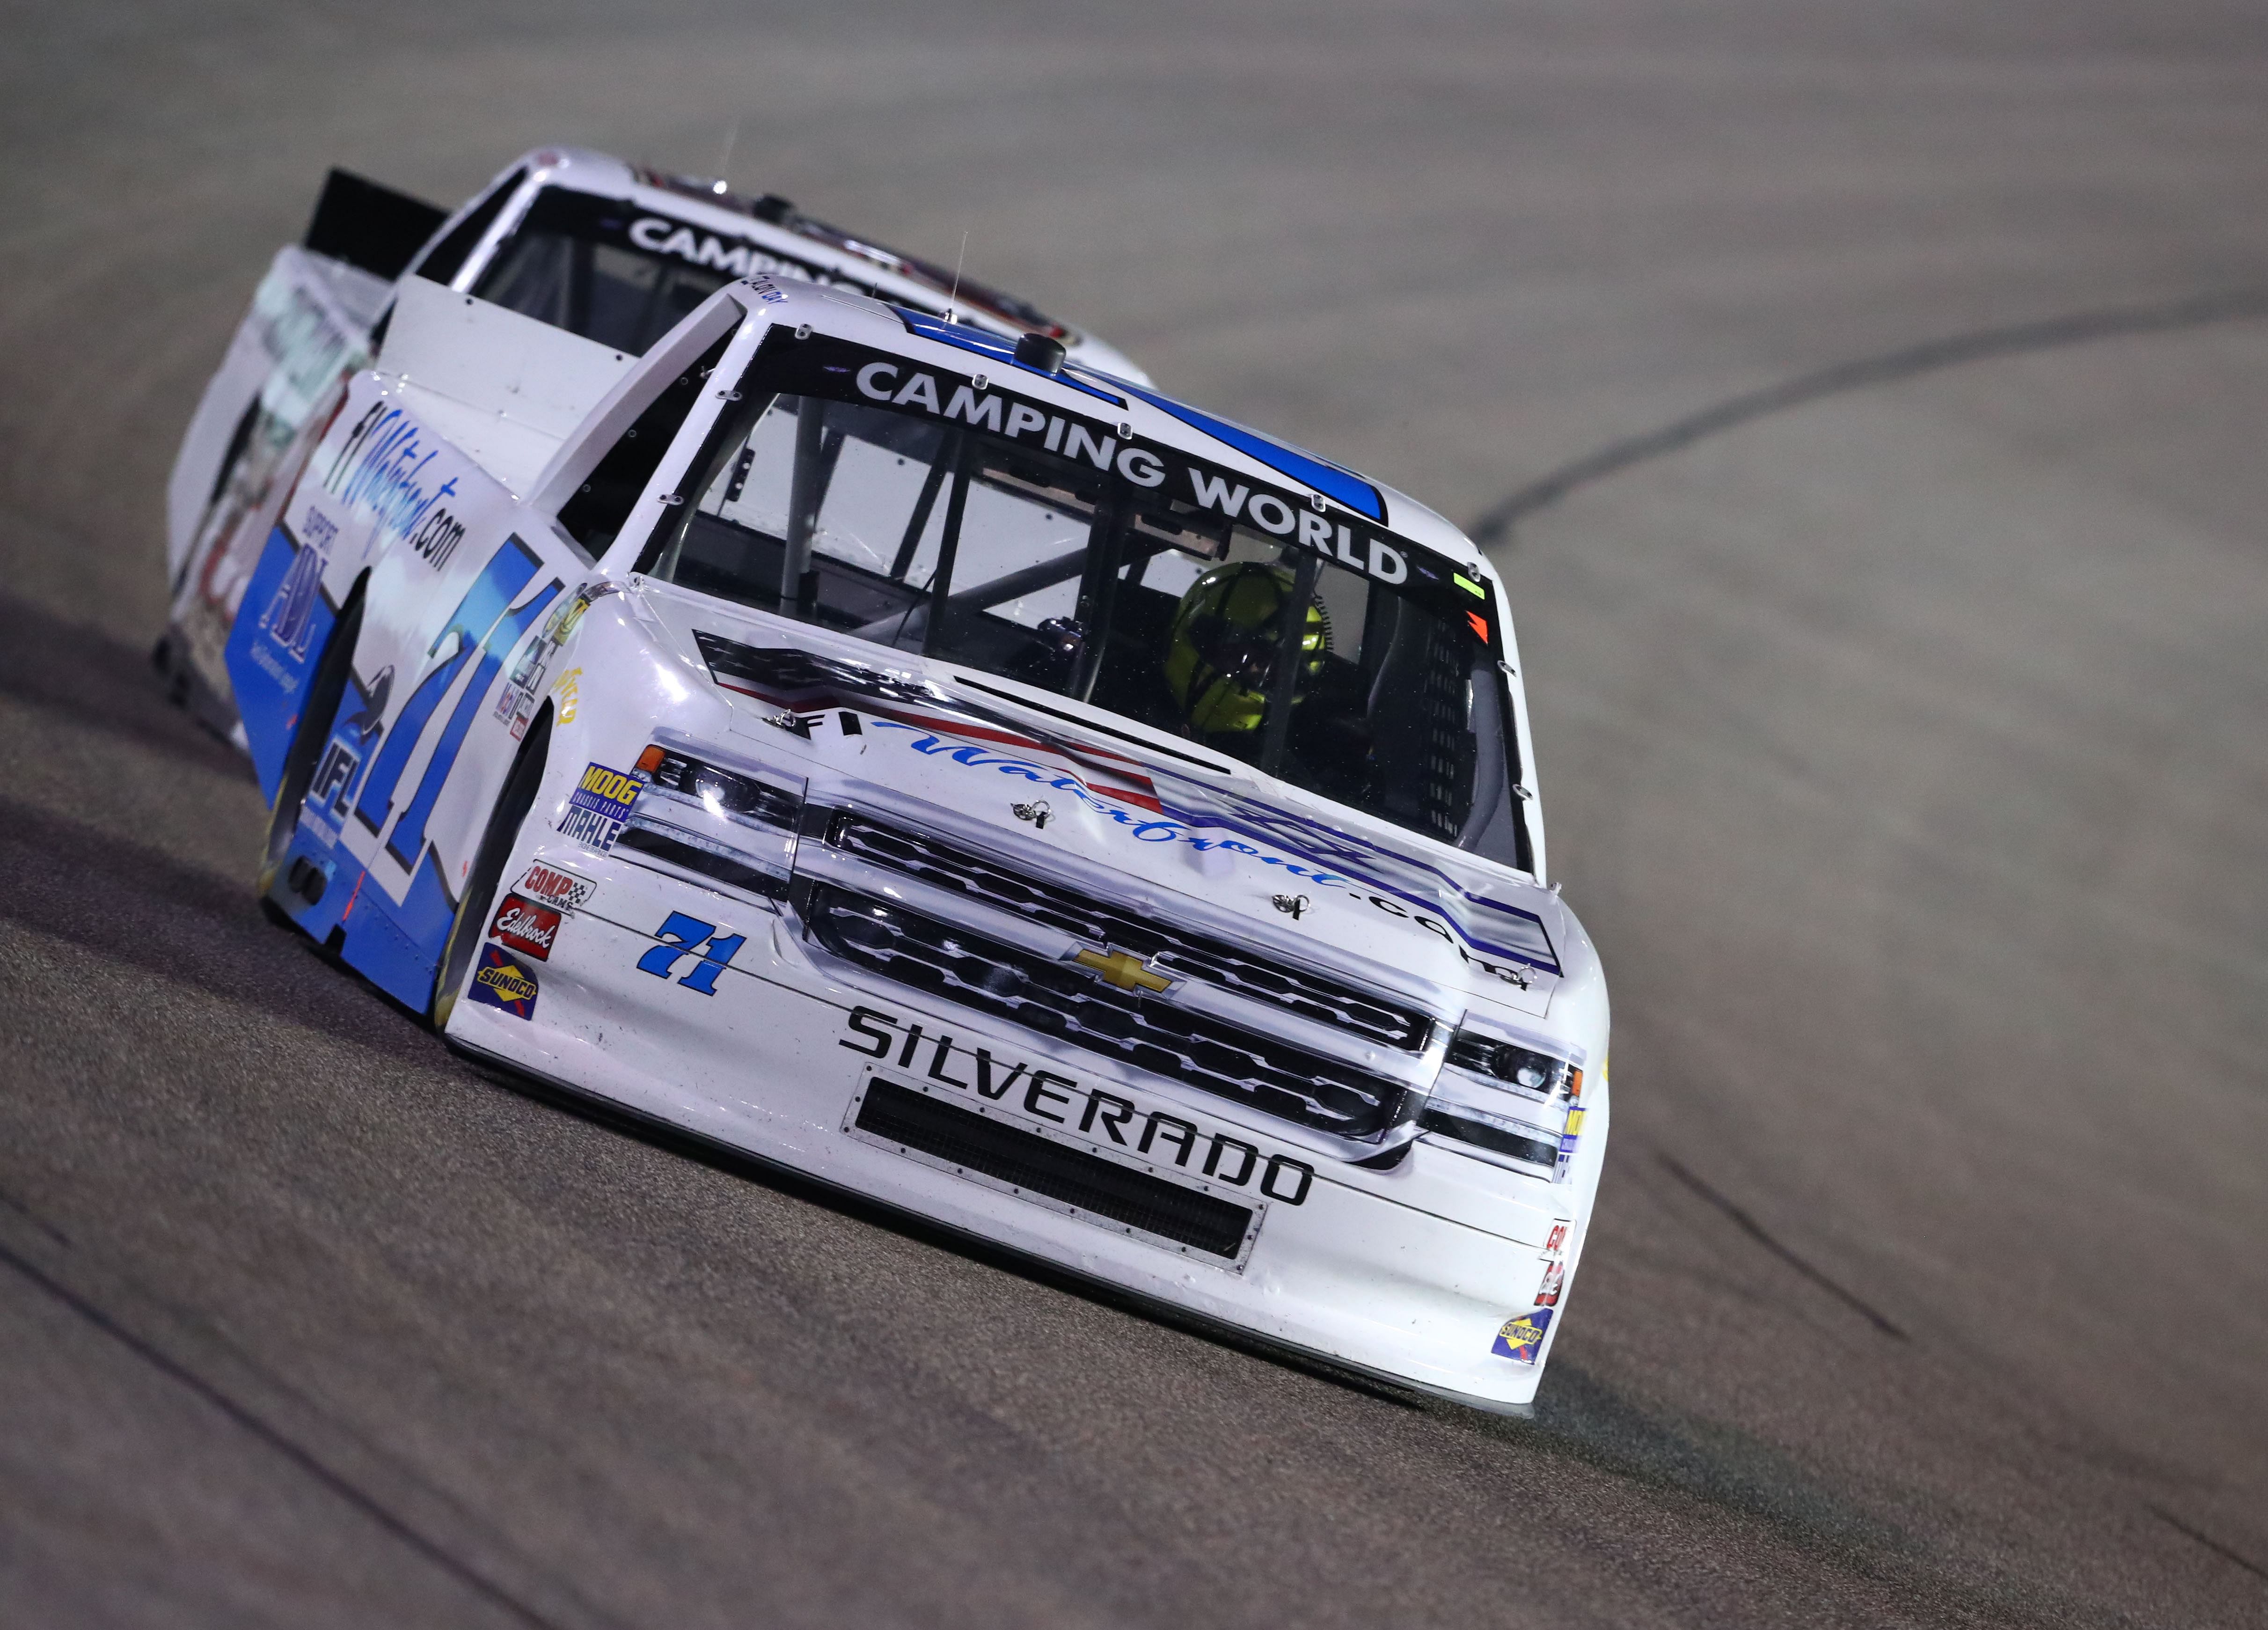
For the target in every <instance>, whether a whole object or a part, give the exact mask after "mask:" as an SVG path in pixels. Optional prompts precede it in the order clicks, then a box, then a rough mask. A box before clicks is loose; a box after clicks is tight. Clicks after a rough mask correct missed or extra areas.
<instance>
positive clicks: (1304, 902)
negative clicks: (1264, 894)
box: [1269, 894, 1312, 923]
mask: <svg viewBox="0 0 2268 1630" xmlns="http://www.w3.org/2000/svg"><path fill="white" fill-rule="evenodd" d="M1269 903H1270V904H1272V905H1273V906H1274V907H1275V908H1276V909H1277V910H1278V911H1283V912H1285V913H1287V914H1288V915H1289V916H1290V917H1291V918H1292V921H1293V922H1295V923H1296V922H1298V921H1299V920H1300V918H1301V917H1303V916H1304V915H1306V913H1307V907H1308V905H1309V904H1312V903H1311V902H1310V901H1309V900H1308V898H1307V896H1305V895H1303V894H1279V895H1273V896H1270V900H1269Z"/></svg>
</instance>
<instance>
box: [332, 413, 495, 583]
mask: <svg viewBox="0 0 2268 1630" xmlns="http://www.w3.org/2000/svg"><path fill="white" fill-rule="evenodd" d="M440 457H441V449H440V446H438V444H437V443H435V442H433V441H432V440H431V439H430V432H427V431H424V429H423V426H421V425H419V424H417V423H416V420H414V419H412V418H410V417H409V415H408V414H406V413H404V412H403V411H402V410H401V409H400V408H398V407H395V406H394V405H393V404H392V403H390V402H387V401H386V400H385V399H384V398H383V397H381V398H380V399H379V400H378V401H377V402H372V404H371V405H370V407H369V408H368V409H365V411H364V413H363V416H362V417H361V418H359V419H357V421H355V424H354V427H353V428H352V429H351V430H350V431H348V432H347V439H346V445H345V446H342V448H341V449H340V450H339V453H338V455H337V456H336V457H335V458H334V459H333V460H332V461H331V467H330V468H329V469H328V471H326V472H325V473H324V476H323V479H322V486H323V490H325V491H326V492H329V493H331V494H333V495H334V496H335V497H337V498H340V499H342V500H343V501H344V502H345V503H346V504H348V505H350V506H352V507H356V508H366V509H368V510H370V511H372V513H374V514H375V515H376V517H377V519H378V526H379V532H380V533H381V534H383V535H386V536H388V537H391V538H395V539H399V540H401V541H402V542H406V543H408V544H409V549H410V552H411V553H412V554H414V555H416V557H418V558H419V559H420V560H423V562H424V563H425V564H427V565H429V566H431V567H432V568H433V570H434V571H436V572H438V571H440V570H441V569H442V568H443V567H445V566H446V565H447V564H449V557H450V556H452V555H453V554H455V553H456V552H457V545H458V544H460V543H461V542H464V539H465V523H464V522H463V521H462V520H459V519H458V518H457V517H456V515H455V514H454V513H452V512H451V510H450V508H449V506H448V505H447V503H446V501H445V500H446V499H448V498H453V497H455V496H456V493H457V478H456V477H455V476H449V477H448V478H447V479H446V480H436V479H435V477H436V476H438V474H439V472H438V471H437V470H435V469H434V468H433V465H434V463H435V462H436V461H438V460H439V459H440ZM460 501H461V500H460Z"/></svg>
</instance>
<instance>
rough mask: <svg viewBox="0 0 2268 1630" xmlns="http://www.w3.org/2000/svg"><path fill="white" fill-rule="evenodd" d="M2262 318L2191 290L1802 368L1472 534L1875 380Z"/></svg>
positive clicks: (1496, 539)
mask: <svg viewBox="0 0 2268 1630" xmlns="http://www.w3.org/2000/svg"><path fill="white" fill-rule="evenodd" d="M2254 317H2268V288H2246V289H2228V290H2222V291H2219V292H2217V293H2213V294H2198V295H2191V296H2190V297H2189V298H2188V299H2179V300H2173V301H2169V302H2167V303H2164V304H2161V305H2155V306H2109V307H2106V308H2103V309H2101V310H2097V311H2088V312H2073V313H2070V314H2068V315H2066V316H2062V317H2048V318H2043V319H2042V320H2040V321H2035V322H2020V323H2014V324H2012V325H2010V326H2009V327H2007V328H1980V329H1977V330H1975V331H1973V332H1971V333H1968V334H1955V335H1948V336H1945V337H1943V338H1940V339H1934V340H1924V341H1922V342H1921V343H1919V344H1918V345H1908V346H1904V347H1902V348H1901V349H1899V350H1893V351H1884V352H1882V353H1881V355H1879V356H1874V357H1860V358H1855V359H1854V360H1852V361H1850V362H1837V363H1830V364H1829V365H1827V366H1826V367H1823V368H1818V369H1815V370H1813V371H1812V372H1809V373H1799V374H1797V375H1796V376H1795V377H1794V378H1793V379H1792V380H1782V381H1781V382H1780V383H1778V384H1777V385H1767V386H1764V387H1763V388H1761V389H1759V390H1752V391H1744V392H1742V394H1741V395H1737V396H1730V397H1727V399H1726V400H1724V401H1723V402H1718V403H1716V404H1715V405H1714V406H1712V407H1707V408H1703V409H1700V410H1699V411H1698V412H1696V413H1689V414H1687V415H1686V416H1685V417H1683V418H1679V419H1672V420H1671V421H1670V422H1669V423H1668V424H1664V425H1662V426H1661V427H1660V428H1659V429H1656V430H1650V431H1640V432H1639V433H1638V434H1637V435H1634V436H1624V437H1623V438H1622V439H1619V440H1616V441H1610V442H1609V443H1607V444H1606V445H1605V446H1602V447H1598V448H1594V450H1593V451H1591V452H1589V453H1586V454H1583V455H1582V456H1581V457H1580V458H1576V459H1571V460H1569V461H1567V462H1566V463H1565V464H1562V465H1560V466H1559V468H1557V469H1555V470H1551V471H1550V472H1549V473H1547V474H1545V475H1543V476H1538V477H1537V478H1536V479H1535V480H1534V481H1531V482H1529V483H1528V484H1527V485H1526V486H1524V487H1521V489H1519V490H1517V491H1515V492H1513V494H1511V495H1510V496H1509V497H1507V498H1502V499H1499V501H1498V502H1497V503H1496V504H1495V505H1492V506H1491V507H1490V508H1488V509H1486V510H1484V511H1483V512H1482V513H1481V514H1480V515H1479V517H1478V518H1477V519H1476V520H1474V522H1473V524H1472V525H1471V526H1470V527H1468V528H1467V529H1466V530H1467V531H1468V532H1469V534H1470V535H1471V536H1472V539H1473V541H1474V542H1476V543H1478V544H1479V545H1480V546H1481V547H1482V548H1484V549H1486V548H1489V547H1491V546H1492V545H1494V544H1498V543H1505V542H1510V541H1511V538H1512V529H1513V526H1514V525H1516V524H1517V523H1518V522H1520V521H1521V520H1526V519H1527V518H1528V516H1530V515H1532V514H1534V513H1535V512H1536V511H1538V510H1541V509H1548V508H1550V506H1551V505H1554V504H1557V502H1558V501H1559V500H1560V499H1561V498H1565V497H1566V496H1567V495H1568V494H1569V493H1571V492H1572V491H1574V490H1576V489H1577V488H1579V487H1587V486H1590V485H1591V484H1592V483H1595V482H1600V481H1603V480H1605V479H1606V478H1607V477H1608V476H1615V475H1619V474H1621V473H1622V472H1623V471H1624V470H1626V469H1628V468H1631V466H1633V465H1637V464H1644V463H1646V462H1648V461H1651V460H1653V459H1658V458H1662V457H1665V456H1666V455H1668V454H1672V453H1676V452H1679V451H1681V450H1683V449H1684V448H1686V447H1690V446H1692V445H1693V444H1694V443H1695V442H1697V441H1699V440H1701V439H1704V438H1705V437H1709V436H1713V435H1716V434H1718V433H1719V431H1728V430H1732V429H1734V428H1735V427H1737V426H1739V425H1742V424H1748V423H1749V422H1750V421H1751V420H1754V419H1760V418H1764V417H1766V416H1768V415H1771V414H1774V413H1779V412H1784V411H1785V410H1786V409H1789V408H1796V407H1801V406H1802V405H1803V404H1804V403H1806V402H1816V401H1818V400H1819V399H1820V398H1821V397H1823V396H1836V395H1842V394H1843V393H1845V391H1853V390H1862V389H1864V388H1866V387H1868V386H1870V385H1887V384H1889V383H1890V382H1891V381H1893V380H1904V379H1911V378H1912V377H1913V376H1914V375H1915V374H1917V373H1929V372H1934V371H1935V370H1937V369H1939V368H1948V367H1952V366H1953V365H1955V364H1957V363H1963V362H1981V361H1983V360H1985V358H1992V357H2009V356H2015V355H2018V354H2020V353H2021V352H2024V351H2035V350H2051V349H2053V348H2054V347H2057V346H2060V345H2074V344H2078V343H2081V342H2083V341H2087V340H2102V339H2111V338H2115V337H2117V336H2120V335H2127V334H2154V333H2162V332H2165V331H2167V330H2169V329H2176V328H2201V327H2203V326H2205V324H2208V323H2215V322H2234V321H2242V320H2243V319H2246V318H2254Z"/></svg>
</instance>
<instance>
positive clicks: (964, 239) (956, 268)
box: [945, 226, 968, 322]
mask: <svg viewBox="0 0 2268 1630" xmlns="http://www.w3.org/2000/svg"><path fill="white" fill-rule="evenodd" d="M967 259H968V228H967V227H966V226H964V227H962V228H961V253H960V254H957V255H955V256H954V261H953V292H952V293H950V294H948V295H946V297H945V320H946V321H947V322H958V321H961V319H960V318H958V317H956V316H954V314H953V307H954V303H955V302H956V301H958V300H959V299H961V262H963V261H965V260H967Z"/></svg>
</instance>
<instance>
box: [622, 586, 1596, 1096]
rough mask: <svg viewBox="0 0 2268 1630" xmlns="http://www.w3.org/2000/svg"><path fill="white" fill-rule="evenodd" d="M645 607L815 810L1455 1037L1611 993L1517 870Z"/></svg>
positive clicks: (1125, 730)
mask: <svg viewBox="0 0 2268 1630" xmlns="http://www.w3.org/2000/svg"><path fill="white" fill-rule="evenodd" d="M632 598H633V599H634V600H635V601H637V602H639V603H640V606H641V608H642V609H643V610H644V611H645V612H646V613H647V614H648V616H649V617H650V619H651V623H650V626H651V625H652V624H658V625H659V631H662V632H664V633H666V637H667V639H668V642H669V644H670V645H671V647H672V648H673V650H674V653H675V654H676V656H677V657H678V658H679V659H680V660H681V661H683V662H684V663H685V664H687V665H688V666H689V667H693V668H695V669H696V670H697V672H698V673H699V674H700V675H701V676H702V677H703V679H705V680H706V681H707V682H709V683H710V684H711V685H713V686H715V687H716V688H717V689H718V690H719V691H721V692H722V693H723V695H724V697H725V701H726V703H727V704H728V706H729V707H730V709H731V719H732V723H731V726H730V730H731V734H733V736H734V737H735V738H736V739H737V741H738V744H739V746H740V750H741V751H743V752H747V753H751V754H753V755H754V756H757V757H758V758H759V759H760V760H761V761H762V762H763V763H765V764H766V765H767V767H770V768H774V769H776V770H777V771H784V772H787V773H791V774H794V775H797V776H799V777H801V778H804V779H806V781H807V783H808V793H807V795H808V796H809V797H810V798H811V799H812V800H814V801H820V802H841V803H846V804H851V805H855V806H857V807H860V808H866V809H869V810H872V811H874V812H877V813H883V812H887V813H889V814H893V815H896V816H897V817H898V818H899V819H901V820H903V821H907V822H914V823H917V824H918V825H920V826H922V827H924V828H927V829H928V830H932V831H934V832H938V833H940V834H950V835H952V836H954V837H955V838H957V839H958V840H959V841H961V843H963V844H967V845H975V846H976V847H978V848H980V849H982V850H983V851H985V852H989V853H990V855H992V856H994V857H997V858H998V859H1000V860H1002V861H1003V862H1004V863H1005V864H1007V865H1010V866H1012V867H1023V868H1025V869H1027V870H1030V871H1033V872H1035V873H1041V874H1047V875H1049V876H1052V877H1053V878H1056V879H1057V880H1060V881H1064V882H1067V883H1069V884H1071V886H1074V887H1078V888H1081V889H1086V890H1087V891H1089V892H1091V893H1093V894H1094V895H1096V896H1098V897H1101V898H1103V899H1106V900H1109V901H1111V902H1113V903H1114V904H1119V905H1121V906H1126V907H1131V908H1133V909H1136V910H1138V911H1142V912H1143V913H1144V914H1145V915H1155V916H1158V917H1160V918H1167V919H1169V920H1171V921H1173V922H1175V924H1177V925H1180V926H1187V927H1191V928H1200V927H1201V928H1203V929H1204V930H1206V931H1208V932H1211V933H1218V934H1221V935H1223V936H1224V937H1227V938H1230V939H1231V940H1234V941H1236V942H1241V943H1244V944H1248V945H1253V946H1255V947H1262V946H1264V947H1267V948H1271V949H1273V950H1274V951H1276V952H1277V953H1278V954H1279V955H1287V956H1292V957H1297V958H1300V959H1301V960H1303V961H1305V962H1307V963H1312V964H1314V965H1315V966H1317V967H1318V968H1329V969H1332V970H1337V971H1338V972H1340V973H1342V974H1344V975H1348V976H1351V977H1356V978H1359V979H1360V980H1362V981H1363V982H1365V983H1366V984H1369V985H1373V986H1376V987H1379V988H1382V989H1384V990H1388V991H1393V992H1400V993H1402V994H1403V995H1405V996H1407V997H1409V998H1410V999H1414V1000H1416V1001H1418V1002H1419V1003H1421V1004H1422V1005H1423V1006H1424V1007H1425V1008H1426V1009H1427V1010H1428V1011H1430V1012H1432V1013H1433V1014H1435V1015H1436V1016H1437V1017H1440V1018H1444V1019H1447V1020H1448V1021H1450V1022H1462V1019H1463V1017H1464V1016H1465V1013H1466V1011H1468V1010H1472V1009H1479V1010H1483V1011H1486V1010H1490V1009H1496V1010H1500V1017H1501V1018H1502V1019H1505V1020H1511V1021H1513V1022H1514V1023H1515V1024H1516V1023H1517V1021H1516V1020H1514V1017H1513V1016H1514V1015H1522V1016H1525V1017H1526V1019H1527V1020H1528V1023H1529V1024H1530V1025H1533V1023H1534V1022H1535V1021H1536V1020H1539V1019H1543V1018H1544V1017H1546V1016H1547V1015H1548V1014H1550V1011H1551V1009H1552V1007H1553V1006H1554V1004H1555V1001H1565V999H1568V998H1571V997H1572V996H1574V995H1575V994H1576V993H1577V991H1578V989H1580V987H1585V986H1587V985H1590V984H1591V983H1593V982H1594V980H1595V977H1596V962H1595V958H1594V955H1593V953H1592V951H1591V947H1590V943H1589V940H1588V939H1587V937H1586V936H1585V934H1584V933H1583V930H1582V928H1581V926H1580V924H1579V923H1577V921H1576V920H1575V918H1574V916H1573V914H1572V912H1571V911H1568V910H1567V908H1566V907H1565V905H1564V904H1562V903H1561V901H1560V899H1559V897H1558V896H1557V893H1556V892H1555V891H1553V890H1551V889H1545V888H1543V887H1540V886H1538V885H1537V884H1536V883H1535V881H1533V880H1532V879H1529V878H1528V877H1526V876H1524V875H1523V874H1520V873H1517V872H1513V871H1512V870H1510V869H1508V868H1506V867H1500V866H1497V865H1495V864H1492V863H1491V862H1489V861H1486V860H1482V859H1477V858H1476V857H1472V856H1469V855H1465V854H1462V853H1461V852H1457V851H1455V850H1452V849H1449V848H1447V846H1446V845H1434V844H1429V843H1426V842H1425V840H1423V839H1419V838H1417V837H1413V836H1410V835H1408V834H1404V833H1401V832H1400V831H1398V830H1397V829H1395V828H1393V827H1391V826H1388V825H1386V824H1385V823H1383V822H1378V821H1375V820H1373V819H1372V818H1370V817H1368V816H1366V815H1361V814H1359V812H1356V811H1353V810H1351V809H1347V808H1344V807H1342V806H1338V805H1335V804H1332V803H1330V802H1329V801H1327V800H1321V799H1317V798H1315V797H1314V796H1312V795H1310V794H1307V793H1303V792H1301V791H1300V790H1299V789H1297V788H1294V787H1291V786H1289V785H1285V784H1284V783H1282V782H1279V781H1276V780H1274V779H1272V778H1267V777H1263V776H1261V775H1259V774H1257V773H1256V772H1254V771H1246V770H1244V769H1243V768H1242V767H1241V766H1239V767H1237V768H1236V769H1235V770H1234V771H1222V770H1219V769H1217V768H1215V767H1214V765H1215V764H1216V763H1220V762H1225V761H1217V760H1215V759H1213V758H1211V757H1210V756H1199V755H1198V754H1197V753H1195V752H1187V753H1184V752H1180V751H1177V750H1176V749H1171V748H1167V747H1165V746H1163V745H1161V744H1159V743H1156V742H1152V741H1148V740H1146V739H1144V738H1142V737H1141V735H1140V734H1139V727H1138V726H1128V725H1124V724H1123V721H1117V720H1115V719H1113V720H1108V721H1107V722H1106V721H1105V720H1104V719H1096V718H1093V717H1082V716H1081V715H1080V713H1079V704H1076V703H1071V702H1067V701H1064V700H1062V699H1061V698H1055V697H1050V698H1049V699H1048V701H1047V702H1045V703H1041V702H1038V701H1036V700H1034V701H1028V702H1027V701H1026V700H1024V699H1022V698H1021V697H1020V696H1019V695H1018V694H1017V693H1016V691H1015V690H1014V689H1013V686H1012V684H1011V682H1003V681H1000V680H998V679H995V678H993V677H992V676H990V675H975V676H973V677H972V676H971V675H967V674H964V673H963V672H962V671H961V670H960V669H958V668H954V667H950V666H949V665H946V664H942V663H935V662H930V661H926V660H924V659H922V658H920V657H918V656H915V655H912V654H909V653H903V652H899V651H895V650H892V649H890V648H888V647H886V646H881V645H873V644H870V643H867V642H865V641H862V640H856V639H851V638H846V637H843V636H838V635H834V634H831V633H829V632H828V631H823V630H820V629H815V628H813V627H811V626H810V625H808V624H803V623H789V622H786V621H784V620H782V619H777V618H774V617H770V616H764V615H762V614H761V613H751V612H747V611H743V610H740V609H739V608H733V607H731V606H729V605H725V604H721V603H719V602H717V601H710V600H706V599H704V598H701V597H698V596H695V595H691V594H686V593H684V592H683V591H680V590H676V589H674V588H669V587H666V586H661V585H657V584H652V583H640V584H639V585H638V586H637V587H636V588H635V589H634V590H633V592H632ZM1042 816H1043V817H1044V818H1042ZM1569 1016H1570V1017H1572V1014H1571V1015H1569ZM1559 1028H1560V1027H1559V1026H1558V1025H1556V1024H1555V1025H1553V1026H1552V1027H1551V1029H1554V1030H1557V1029H1559ZM1583 1028H1587V1027H1583ZM1563 1046H1564V1044H1563ZM1577 1051H1580V1049H1578V1050H1577ZM1577 1062H1579V1063H1580V1062H1581V1060H1580V1059H1578V1060H1577Z"/></svg>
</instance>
